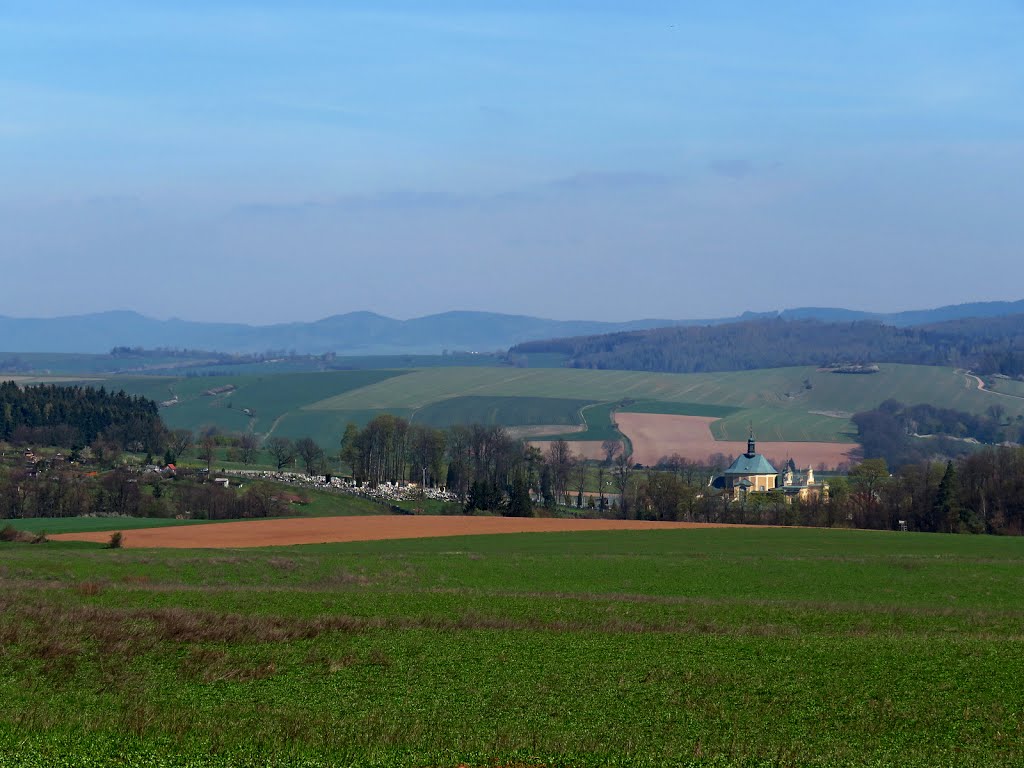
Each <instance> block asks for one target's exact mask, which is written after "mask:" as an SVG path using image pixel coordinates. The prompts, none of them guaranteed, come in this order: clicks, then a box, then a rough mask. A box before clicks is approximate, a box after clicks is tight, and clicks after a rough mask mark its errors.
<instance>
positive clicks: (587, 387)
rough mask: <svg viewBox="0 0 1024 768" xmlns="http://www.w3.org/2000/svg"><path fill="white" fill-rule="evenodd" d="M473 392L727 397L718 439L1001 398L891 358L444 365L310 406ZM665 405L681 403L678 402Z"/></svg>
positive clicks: (402, 402) (839, 425)
mask: <svg viewBox="0 0 1024 768" xmlns="http://www.w3.org/2000/svg"><path fill="white" fill-rule="evenodd" d="M808 384H809V385H810V387H809V388H808V386H807V385H808ZM467 395H474V396H488V397H494V396H499V397H531V398H540V397H545V398H577V399H589V400H594V401H599V402H618V401H621V400H622V399H623V398H631V399H634V400H637V401H647V403H648V404H649V405H648V407H651V406H650V403H651V401H654V402H661V403H667V404H675V403H681V404H687V406H686V407H691V406H694V407H696V406H716V407H719V406H724V407H727V408H730V409H734V410H733V411H732V412H731V414H730V415H727V416H725V417H724V418H723V419H722V420H721V421H719V422H718V423H716V425H715V430H714V431H715V434H716V437H719V438H721V439H729V440H741V439H743V438H745V437H746V434H747V428H748V425H749V423H750V422H751V421H753V422H754V428H755V430H756V431H757V432H758V434H759V435H761V436H762V438H763V439H778V440H822V441H838V442H846V441H850V440H851V439H852V438H851V435H852V434H853V433H854V428H853V425H852V424H851V423H850V421H849V415H850V414H852V413H854V412H856V411H860V410H867V409H870V408H874V407H876V406H877V405H879V404H880V403H881V402H883V401H884V400H887V399H889V398H895V399H898V400H902V401H903V402H906V403H922V402H929V403H935V404H941V405H943V406H944V407H949V408H958V409H961V410H966V411H970V412H973V413H982V412H984V411H985V410H986V409H987V408H988V407H989V406H990V405H992V403H993V399H994V397H995V396H994V395H993V394H992V393H987V392H981V391H978V390H977V388H976V386H975V385H974V384H973V382H972V381H971V380H969V379H967V378H966V377H965V376H963V375H962V374H959V373H956V372H955V371H953V370H951V369H948V368H935V367H926V366H910V365H884V366H882V371H881V373H878V374H875V375H871V376H852V375H840V374H834V373H828V372H824V371H818V370H817V369H814V368H773V369H765V370H758V371H740V372H726V373H709V374H685V375H674V374H651V373H637V372H630V371H587V370H574V369H548V370H530V369H528V370H513V371H510V370H498V369H492V368H477V369H458V368H447V369H433V370H421V371H415V372H412V373H409V374H408V375H406V376H402V377H400V378H396V379H390V380H387V381H382V382H380V383H379V384H375V385H373V386H368V387H363V388H361V389H355V390H351V391H349V392H346V393H343V394H340V395H337V396H335V397H331V398H328V399H326V400H324V401H321V402H318V403H315V404H312V405H310V406H307V409H309V410H315V411H331V410H333V409H359V408H387V407H391V408H394V407H401V408H407V409H413V410H414V411H415V410H416V409H419V408H423V407H426V406H428V405H430V404H431V403H434V402H437V401H439V400H448V399H451V398H457V397H465V396H467ZM999 400H1000V401H1001V402H1002V403H1003V405H1004V407H1006V408H1007V410H1008V411H1010V412H1011V413H1012V415H1014V416H1015V415H1017V414H1018V413H1024V400H1022V401H1021V402H1020V404H1015V403H1014V402H1013V401H1010V400H1009V399H1008V398H999ZM1007 402H1008V403H1009V404H1007ZM666 408H667V409H668V410H669V412H678V409H677V408H675V407H674V406H673V405H668V406H666ZM693 415H701V414H693ZM588 423H589V419H588ZM579 437H580V439H583V437H582V436H579Z"/></svg>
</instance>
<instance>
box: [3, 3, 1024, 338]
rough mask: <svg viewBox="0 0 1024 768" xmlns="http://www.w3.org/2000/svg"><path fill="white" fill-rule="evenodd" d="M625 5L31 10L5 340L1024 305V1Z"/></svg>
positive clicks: (16, 117) (20, 75) (22, 42)
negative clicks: (117, 319) (62, 329)
mask: <svg viewBox="0 0 1024 768" xmlns="http://www.w3.org/2000/svg"><path fill="white" fill-rule="evenodd" d="M618 5H619V4H615V3H610V2H606V1H605V0H593V1H592V2H582V0H571V2H567V3H560V4H558V7H557V8H552V7H550V4H544V3H538V2H534V1H533V0H526V1H525V2H518V3H505V2H495V3H490V4H488V5H487V7H486V8H480V7H479V4H475V3H469V2H466V1H465V0H439V1H438V2H434V3H430V4H429V8H424V4H423V3H413V2H411V0H402V1H394V0H393V1H392V2H382V3H381V2H378V3H366V2H358V1H357V2H353V3H346V4H345V5H344V7H343V8H338V7H335V4H332V3H325V2H322V0H303V1H302V2H297V3H293V4H289V5H288V6H287V7H281V6H279V5H278V4H274V3H269V2H266V1H265V0H264V1H263V2H246V3H243V2H236V1H234V0H214V1H213V2H208V3H197V2H191V1H188V2H181V3H167V2H154V3H150V4H147V5H146V6H145V7H139V6H138V5H136V4H130V3H125V2H115V1H111V0H101V1H100V2H97V3H93V4H90V5H89V6H87V7H83V6H81V5H80V4H75V3H67V2H41V3H32V4H28V3H14V4H12V6H11V7H9V8H7V9H5V10H4V11H2V12H0V64H2V66H3V70H2V71H3V73H4V74H3V75H2V76H0V98H2V99H3V103H4V105H5V108H4V110H3V111H2V112H0V268H2V269H3V274H4V286H5V288H6V290H5V291H4V293H3V300H2V301H0V315H6V316H10V317H55V316H66V315H76V314H83V313H91V312H99V311H107V310H111V309H129V310H133V311H137V312H140V313H142V314H145V315H148V316H151V317H157V318H170V317H179V318H183V319H188V320H196V321H234V322H245V323H248V324H254V325H267V324H273V323H279V322H293V321H294V322H300V321H312V320H317V319H321V318H324V317H328V316H331V315H337V314H345V313H348V312H352V311H372V312H376V313H378V314H382V315H385V316H388V317H394V318H398V319H410V318H414V317H420V316H424V315H429V314H436V313H441V312H446V311H452V310H470V311H473V310H476V311H491V312H499V313H507V314H522V315H531V316H537V317H544V318H551V319H558V320H565V319H588V320H609V321H622V320H629V319H640V318H665V319H698V318H699V319H703V318H709V319H711V318H719V317H726V316H732V315H737V314H740V313H742V312H744V311H755V312H761V311H774V310H780V309H785V308H791V307H804V306H819V307H843V308H848V309H854V310H863V311H871V312H895V311H901V310H905V309H916V308H931V307H938V306H943V305H950V304H960V303H967V302H974V301H999V300H1005V301H1012V300H1015V299H1018V298H1020V294H1019V289H1016V288H1015V287H1014V286H1016V285H1018V284H1020V282H1021V280H1022V279H1024V260H1022V259H1020V258H1019V251H1020V242H1021V241H1022V239H1024V237H1022V236H1024V221H1022V220H1021V218H1020V216H1019V213H1018V212H1019V211H1020V210H1021V209H1022V207H1024V185H1022V184H1021V182H1020V178H1021V171H1022V170H1024V140H1021V138H1020V137H1021V136H1022V135H1024V133H1022V129H1024V98H1022V97H1024V75H1022V74H1021V73H1022V72H1024V66H1022V65H1024V51H1022V50H1021V46H1020V45H1019V41H1020V39H1021V37H1022V34H1024V4H1022V3H1021V2H1015V1H1010V0H1007V1H1006V2H995V1H994V0H993V1H987V2H982V3H979V4H975V5H973V6H970V7H965V6H962V5H961V4H957V3H952V2H938V3H936V2H928V3H925V2H911V3H906V4H901V6H900V7H899V8H893V7H891V4H886V3H880V2H868V3H864V4H861V5H859V6H857V7H824V8H823V7H819V6H818V5H815V4H810V3H805V2H785V3H782V4H781V5H779V4H776V5H773V6H770V7H766V6H762V5H760V4H751V3H742V2H731V3H723V4H716V5H714V6H707V7H702V8H687V9H680V8H678V7H677V6H676V4H672V3H668V2H664V1H662V0H640V1H639V2H637V3H633V4H630V6H629V8H628V10H622V9H620V8H619V7H617V6H618ZM1014 291H1017V293H1014Z"/></svg>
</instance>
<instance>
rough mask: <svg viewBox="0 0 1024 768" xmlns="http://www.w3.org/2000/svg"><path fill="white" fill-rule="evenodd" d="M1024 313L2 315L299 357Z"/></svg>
mask: <svg viewBox="0 0 1024 768" xmlns="http://www.w3.org/2000/svg"><path fill="white" fill-rule="evenodd" d="M1020 313H1024V301H1018V302H981V303H973V304H961V305H955V306H947V307H939V308H937V309H926V310H911V311H905V312H896V313H889V314H880V313H871V312H861V311H857V310H847V309H830V308H820V307H818V308H815V307H808V308H797V309H787V310H783V311H781V312H762V313H753V312H747V313H743V314H740V315H736V316H729V317H722V318H716V319H689V320H679V319H675V320H670V319H642V320H632V321H626V322H607V321H588V320H548V319H543V318H537V317H528V316H523V315H506V314H498V313H493V312H444V313H441V314H436V315H429V316H426V317H420V318H414V319H410V320H396V319H394V318H389V317H384V316H382V315H378V314H375V313H373V312H350V313H347V314H341V315H334V316H332V317H327V318H324V319H322V320H317V321H315V322H293V323H279V324H274V325H264V326H253V325H245V324H242V323H208V322H194V321H188V320H179V319H171V320H157V319H154V318H150V317H146V316H144V315H141V314H139V313H137V312H131V311H112V312H100V313H95V314H86V315H77V316H70V317H58V318H13V317H4V316H0V355H2V354H11V353H29V352H34V353H43V352H75V353H90V354H103V353H106V352H109V351H110V350H111V349H113V348H114V347H145V348H147V349H154V348H158V347H165V348H172V349H183V348H188V349H202V350H215V351H218V352H231V353H261V352H266V351H267V350H279V351H280V350H286V351H295V352H297V353H298V354H323V353H327V352H334V353H338V354H346V355H382V354H438V353H440V352H442V350H445V349H448V350H465V351H475V352H493V351H495V350H499V349H500V350H504V349H508V348H509V347H511V346H514V345H516V344H519V343H521V342H524V341H535V340H543V339H554V338H568V337H577V336H592V335H598V334H608V333H616V332H623V331H639V330H647V329H652V328H661V327H668V326H709V325H722V324H728V323H736V322H740V321H751V320H763V319H770V318H777V317H778V318H781V319H783V320H808V319H810V320H819V321H823V322H836V321H839V322H854V321H871V322H873V323H882V324H885V325H891V326H896V327H908V326H918V325H927V324H934V323H939V322H945V321H950V320H957V319H964V318H992V317H1005V316H1008V315H1013V314H1020Z"/></svg>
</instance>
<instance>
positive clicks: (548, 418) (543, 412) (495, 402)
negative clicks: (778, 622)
mask: <svg viewBox="0 0 1024 768" xmlns="http://www.w3.org/2000/svg"><path fill="white" fill-rule="evenodd" d="M591 404H592V403H591V401H589V400H571V399H565V398H554V397H480V396H476V395H467V396H465V397H453V398H451V399H449V400H439V401H438V402H436V403H431V404H430V405H427V406H425V407H423V408H420V409H419V410H417V411H415V412H414V413H415V417H414V418H415V421H416V422H417V423H419V424H427V425H429V426H432V427H450V426H452V425H454V424H500V425H502V426H509V427H511V426H532V425H536V424H559V425H576V424H582V423H583V418H582V417H581V416H580V409H582V408H584V407H586V406H588V405H591Z"/></svg>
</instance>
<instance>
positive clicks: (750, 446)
mask: <svg viewBox="0 0 1024 768" xmlns="http://www.w3.org/2000/svg"><path fill="white" fill-rule="evenodd" d="M755 454H757V447H756V446H755V445H754V425H753V424H751V425H750V437H749V438H747V458H748V459H752V458H753V457H754V456H755Z"/></svg>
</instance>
